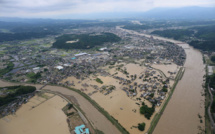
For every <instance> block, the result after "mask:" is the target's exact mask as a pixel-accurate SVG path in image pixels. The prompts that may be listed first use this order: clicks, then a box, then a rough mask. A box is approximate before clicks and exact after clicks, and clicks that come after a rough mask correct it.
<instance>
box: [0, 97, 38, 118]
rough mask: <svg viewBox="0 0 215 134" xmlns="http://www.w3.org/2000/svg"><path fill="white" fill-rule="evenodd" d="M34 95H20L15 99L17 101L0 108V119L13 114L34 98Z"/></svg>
mask: <svg viewBox="0 0 215 134" xmlns="http://www.w3.org/2000/svg"><path fill="white" fill-rule="evenodd" d="M34 94H35V93H30V94H26V95H21V96H18V97H16V98H17V99H16V100H14V101H12V102H11V103H9V104H7V105H4V106H1V107H0V118H2V117H4V116H7V115H9V114H15V113H16V111H17V110H18V109H19V108H20V107H21V105H22V104H23V103H26V102H28V100H29V99H30V98H32V97H33V96H34Z"/></svg>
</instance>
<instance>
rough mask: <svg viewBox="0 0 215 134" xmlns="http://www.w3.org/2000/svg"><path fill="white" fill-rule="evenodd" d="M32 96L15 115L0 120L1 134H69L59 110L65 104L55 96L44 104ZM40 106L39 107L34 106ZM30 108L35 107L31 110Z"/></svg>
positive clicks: (62, 114)
mask: <svg viewBox="0 0 215 134" xmlns="http://www.w3.org/2000/svg"><path fill="white" fill-rule="evenodd" d="M44 100H45V99H44V98H41V97H38V96H34V97H33V98H32V99H30V101H29V102H28V103H26V104H23V105H22V106H21V108H20V109H19V110H18V111H17V112H16V114H15V115H9V116H6V117H4V118H2V119H0V133H1V134H59V133H63V134H69V133H70V132H69V128H68V125H67V122H66V118H67V117H66V115H65V114H64V113H63V111H62V110H61V109H62V108H63V107H64V106H65V105H66V104H67V102H66V101H65V100H63V99H62V98H61V97H59V96H55V97H53V98H51V99H49V100H47V101H45V102H44V103H42V104H40V103H41V102H42V101H44ZM37 104H40V105H39V106H36V105H37ZM32 106H36V107H35V108H33V109H32Z"/></svg>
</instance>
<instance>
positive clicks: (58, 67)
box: [55, 66, 63, 70]
mask: <svg viewBox="0 0 215 134" xmlns="http://www.w3.org/2000/svg"><path fill="white" fill-rule="evenodd" d="M55 68H57V69H58V70H62V69H63V67H62V66H56V67H55Z"/></svg>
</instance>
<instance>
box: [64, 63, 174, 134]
mask: <svg viewBox="0 0 215 134" xmlns="http://www.w3.org/2000/svg"><path fill="white" fill-rule="evenodd" d="M119 66H120V67H121V68H122V70H123V69H126V71H127V72H128V73H129V75H136V77H137V78H136V79H135V80H133V81H132V83H131V84H130V85H134V83H138V84H140V85H141V84H148V85H152V83H150V82H147V81H143V79H139V77H141V76H142V75H143V76H144V75H145V72H147V71H149V69H148V68H147V67H145V66H140V65H139V64H134V63H129V64H126V63H120V64H116V65H115V67H111V68H109V67H108V66H106V67H103V68H102V69H104V70H105V71H107V72H108V73H109V75H107V76H102V75H101V74H97V75H96V76H94V75H91V76H90V77H88V78H87V79H84V80H79V79H76V78H75V77H68V78H67V79H64V80H63V81H62V83H64V82H69V83H72V85H71V87H73V88H76V89H79V90H81V91H82V92H84V93H86V94H88V95H89V96H90V97H91V98H92V99H94V100H95V101H96V102H97V103H98V104H99V105H100V106H101V107H103V108H104V109H105V110H106V111H107V112H108V113H109V114H110V115H111V116H113V117H114V118H115V119H116V120H118V122H119V123H120V124H121V125H122V126H123V127H124V128H125V129H126V130H128V131H129V132H130V133H135V134H138V133H143V132H142V131H139V130H138V128H137V125H138V123H142V122H145V123H146V127H145V131H144V132H147V130H148V129H149V127H150V123H151V121H152V120H153V117H154V115H155V113H157V112H159V110H160V108H161V107H162V105H161V106H156V108H155V112H154V114H153V115H152V117H151V118H150V120H148V119H146V117H144V115H142V114H140V110H139V109H140V106H141V103H142V102H144V103H145V104H146V105H147V106H149V107H152V103H151V102H149V101H148V100H147V99H146V98H142V97H140V96H141V95H142V94H144V93H146V92H147V91H140V89H138V88H137V95H134V96H133V95H131V94H130V95H129V96H128V95H127V94H126V92H125V91H124V90H123V87H124V88H125V87H126V85H123V84H122V83H121V80H120V79H116V78H118V77H120V78H124V79H126V78H127V77H128V75H126V74H124V73H123V71H122V70H116V68H118V67H119ZM158 69H160V70H162V71H165V69H167V70H168V69H170V70H169V71H172V70H174V71H176V72H177V71H178V68H177V66H176V65H174V64H172V65H168V67H165V65H159V66H158ZM150 71H154V72H155V73H154V75H153V76H150V77H149V79H152V78H153V77H161V74H160V73H159V72H158V71H156V70H154V69H153V70H150ZM175 75H176V74H174V75H172V76H175ZM96 78H99V79H100V80H101V81H102V84H101V83H99V82H97V81H96ZM127 79H128V78H127ZM164 79H165V78H163V80H164ZM173 83H174V81H173V80H170V82H169V84H168V85H169V87H171V86H172V84H173ZM110 85H112V86H114V87H115V89H114V90H112V91H111V92H110V93H109V91H106V90H104V89H102V88H104V87H105V86H110ZM160 88H161V87H160ZM149 91H153V89H151V88H149ZM167 96H168V94H166V95H165V98H164V100H162V102H164V101H165V99H166V98H167ZM154 97H156V98H157V97H159V93H158V91H155V93H154ZM137 98H138V99H137ZM139 98H141V99H140V100H139ZM161 104H163V103H161Z"/></svg>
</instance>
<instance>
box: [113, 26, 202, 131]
mask: <svg viewBox="0 0 215 134" xmlns="http://www.w3.org/2000/svg"><path fill="white" fill-rule="evenodd" d="M117 28H118V29H121V28H119V27H117ZM121 30H125V29H121ZM125 31H127V32H129V33H131V34H138V35H142V36H146V37H151V35H146V34H140V33H137V32H134V31H131V30H125ZM153 38H154V39H159V40H164V41H170V42H173V43H177V44H178V45H180V46H182V47H183V48H184V49H185V52H186V55H187V57H186V61H185V64H184V67H185V69H186V70H185V73H184V76H183V78H182V79H181V80H180V81H179V83H178V85H177V86H176V89H175V91H174V93H173V95H172V97H171V99H170V101H169V103H168V105H167V107H166V109H165V110H164V113H163V114H162V116H161V118H160V120H159V122H158V124H157V126H156V128H155V131H154V134H197V133H201V132H202V130H204V129H205V126H204V124H205V118H204V116H205V112H204V100H205V97H204V96H203V94H204V90H203V88H202V84H203V76H204V74H205V69H204V68H205V65H204V64H203V60H202V54H201V53H200V52H199V51H198V50H196V49H194V48H192V47H190V46H189V45H188V44H185V43H184V44H183V43H182V42H180V41H175V40H172V39H167V38H163V37H158V36H153ZM199 115H201V117H202V121H203V122H202V123H200V118H199Z"/></svg>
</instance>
